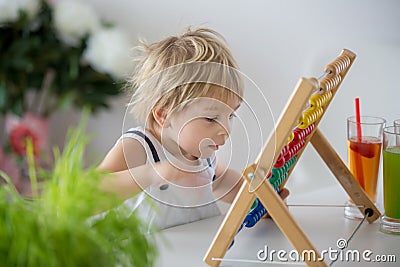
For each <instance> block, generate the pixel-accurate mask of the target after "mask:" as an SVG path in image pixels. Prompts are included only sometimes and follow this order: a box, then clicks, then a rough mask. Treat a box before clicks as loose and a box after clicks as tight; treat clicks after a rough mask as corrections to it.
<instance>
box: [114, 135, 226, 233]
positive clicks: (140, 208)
mask: <svg viewBox="0 0 400 267" xmlns="http://www.w3.org/2000/svg"><path fill="white" fill-rule="evenodd" d="M123 138H133V139H136V140H138V141H139V142H140V143H141V144H142V145H143V147H144V148H145V150H146V155H147V161H146V164H154V163H155V162H158V161H162V160H167V159H168V160H169V162H171V163H172V164H179V163H178V162H179V160H178V159H176V158H175V157H174V156H173V155H172V154H171V153H169V152H168V151H167V150H166V149H163V147H162V145H161V144H160V142H159V141H158V140H157V139H156V138H155V137H154V136H153V135H152V134H151V133H149V132H145V130H144V129H143V127H136V128H132V129H129V130H128V131H127V132H126V133H124V134H123V135H122V136H121V138H120V139H119V141H121V139H123ZM187 168H190V171H193V172H199V173H201V175H202V177H203V176H204V177H205V179H208V181H207V182H205V183H202V184H203V185H202V186H197V187H196V186H191V185H190V184H189V185H188V186H180V185H176V184H173V183H171V182H166V181H165V182H163V183H160V184H157V185H151V186H149V187H148V188H144V190H143V191H142V192H141V193H139V194H137V195H135V196H134V197H132V198H130V199H128V200H126V201H125V202H124V205H126V206H128V207H129V210H131V211H132V212H133V211H137V215H138V216H139V217H141V218H142V219H144V220H145V221H147V222H148V224H149V230H150V229H152V228H153V226H155V227H157V228H160V229H165V228H168V227H172V226H176V225H181V224H185V223H189V222H193V221H197V220H201V219H205V218H209V217H212V216H217V215H220V214H221V213H220V210H219V208H218V206H217V204H216V200H215V197H214V195H213V193H212V181H213V180H214V179H215V157H213V159H198V161H197V164H196V165H194V166H192V165H191V166H185V169H187ZM189 183H190V181H189ZM148 200H149V201H148Z"/></svg>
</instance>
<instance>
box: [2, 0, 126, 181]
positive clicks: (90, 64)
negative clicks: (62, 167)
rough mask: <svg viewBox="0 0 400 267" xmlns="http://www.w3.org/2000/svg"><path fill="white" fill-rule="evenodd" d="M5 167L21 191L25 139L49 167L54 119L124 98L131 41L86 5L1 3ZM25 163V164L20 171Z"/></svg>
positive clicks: (34, 0) (73, 1)
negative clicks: (63, 113)
mask: <svg viewBox="0 0 400 267" xmlns="http://www.w3.org/2000/svg"><path fill="white" fill-rule="evenodd" d="M0 10H1V13H0V51H1V53H0V115H3V116H4V117H5V119H4V121H5V125H4V129H5V136H4V137H3V139H4V140H3V141H5V142H4V144H3V145H2V146H0V169H3V170H6V172H7V173H8V174H9V175H10V176H12V179H13V181H14V182H15V184H16V186H17V188H19V189H20V187H21V184H20V181H21V179H22V178H21V177H22V176H23V175H24V170H23V169H24V168H25V172H26V158H25V153H26V149H25V147H26V145H25V141H24V140H25V139H26V138H27V137H30V138H31V139H32V141H33V147H34V154H35V156H36V158H37V160H36V161H37V162H41V161H42V162H46V161H48V157H46V153H48V151H46V145H47V144H48V136H49V133H48V128H49V127H48V118H49V116H51V115H52V114H54V112H55V111H58V110H63V109H66V108H67V107H70V106H75V107H78V108H81V107H83V106H85V107H88V108H89V109H90V110H91V111H92V112H97V111H99V110H101V109H104V108H107V107H108V106H109V101H110V100H111V98H113V97H115V96H117V95H119V94H121V93H122V90H121V88H122V86H121V84H122V83H121V81H123V80H124V77H125V75H126V74H127V73H129V70H130V69H131V60H130V57H129V53H130V48H131V45H130V42H129V40H128V38H127V37H126V35H125V34H124V33H123V31H121V30H120V29H119V28H117V27H113V26H111V25H109V24H107V23H104V22H103V21H102V20H101V19H100V18H99V17H98V15H97V14H96V13H95V11H94V10H93V9H92V8H91V7H90V6H89V5H88V4H87V3H84V2H82V1H77V0H68V1H57V2H56V3H53V4H52V3H49V2H48V1H44V0H24V1H6V0H0ZM21 166H22V167H21Z"/></svg>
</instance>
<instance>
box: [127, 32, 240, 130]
mask: <svg viewBox="0 0 400 267" xmlns="http://www.w3.org/2000/svg"><path fill="white" fill-rule="evenodd" d="M140 48H141V50H142V51H141V52H142V54H141V56H140V57H139V58H138V64H137V66H136V70H135V74H134V75H133V77H132V79H131V80H130V81H128V85H129V88H130V89H132V90H135V92H134V94H133V96H132V100H131V102H130V104H129V105H130V106H131V113H133V115H134V117H135V119H136V120H137V121H139V122H141V123H148V127H152V125H153V122H154V118H153V115H152V110H153V109H155V110H159V109H164V111H166V112H167V114H168V113H169V112H170V111H172V109H174V108H179V109H183V108H184V107H185V105H187V103H189V102H190V100H192V99H195V98H197V97H202V96H206V95H213V96H216V97H221V98H223V99H227V98H229V97H232V96H234V95H235V96H238V97H240V98H242V97H243V85H242V79H241V77H240V76H241V75H240V73H239V71H238V66H237V63H236V61H235V60H234V58H233V56H232V54H231V52H230V51H229V49H228V48H227V46H226V44H225V43H224V39H223V37H222V36H221V35H220V34H219V33H217V32H215V31H213V30H210V29H207V28H199V29H196V30H191V29H190V28H188V29H187V30H186V31H185V32H184V33H183V34H182V35H180V36H171V37H168V38H165V39H164V40H161V41H159V42H157V43H153V44H150V45H147V44H145V43H142V46H141V47H140ZM213 85H214V86H213ZM215 85H217V86H215Z"/></svg>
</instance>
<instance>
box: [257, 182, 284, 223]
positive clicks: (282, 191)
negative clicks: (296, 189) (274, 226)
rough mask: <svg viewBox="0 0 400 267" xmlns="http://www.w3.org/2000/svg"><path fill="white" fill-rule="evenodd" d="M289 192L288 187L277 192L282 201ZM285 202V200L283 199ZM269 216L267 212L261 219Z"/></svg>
mask: <svg viewBox="0 0 400 267" xmlns="http://www.w3.org/2000/svg"><path fill="white" fill-rule="evenodd" d="M289 194H290V192H289V190H288V189H286V188H283V189H282V190H281V191H280V192H279V196H280V197H281V198H282V200H283V201H285V200H286V198H287V197H288V196H289ZM285 203H286V201H285ZM268 218H271V216H269V214H268V212H267V213H266V214H265V215H264V216H263V219H268Z"/></svg>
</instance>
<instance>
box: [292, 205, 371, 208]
mask: <svg viewBox="0 0 400 267" xmlns="http://www.w3.org/2000/svg"><path fill="white" fill-rule="evenodd" d="M286 206H288V207H300V208H302V207H323V208H346V207H357V208H364V207H365V206H364V205H346V204H337V205H336V204H287V205H286Z"/></svg>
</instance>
